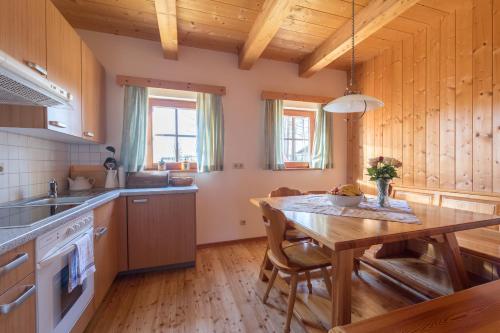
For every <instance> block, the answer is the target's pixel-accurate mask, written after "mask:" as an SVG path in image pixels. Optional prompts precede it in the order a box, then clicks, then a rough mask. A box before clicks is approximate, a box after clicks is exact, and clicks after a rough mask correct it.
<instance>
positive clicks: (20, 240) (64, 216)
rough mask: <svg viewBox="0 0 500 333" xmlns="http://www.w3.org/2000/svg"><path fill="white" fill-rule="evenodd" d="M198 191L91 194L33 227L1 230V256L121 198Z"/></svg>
mask: <svg viewBox="0 0 500 333" xmlns="http://www.w3.org/2000/svg"><path fill="white" fill-rule="evenodd" d="M197 191H198V187H197V186H196V185H191V186H179V187H162V188H139V189H127V188H119V189H113V190H103V191H102V192H100V191H99V192H93V193H92V194H91V196H92V198H91V199H89V200H88V201H86V202H85V203H83V204H81V205H78V206H76V207H73V208H71V209H68V210H66V211H63V212H61V213H58V214H55V215H53V216H50V217H47V218H45V219H43V220H40V221H39V222H37V223H36V224H34V225H32V226H28V227H18V228H9V229H0V255H2V254H4V253H5V252H7V251H9V250H11V249H13V248H16V247H18V246H20V245H22V244H24V243H26V242H28V241H30V240H32V239H35V238H37V237H38V236H40V235H42V234H44V233H46V232H47V231H50V230H52V229H55V228H56V227H58V226H60V225H62V224H64V223H66V222H68V221H70V220H72V219H74V218H75V217H77V216H79V215H81V214H83V213H85V212H88V211H90V210H93V209H95V208H97V207H99V206H102V205H104V204H105V203H107V202H110V201H112V200H114V199H116V198H118V197H121V196H126V197H128V196H134V195H155V194H158V195H159V194H177V193H193V192H197Z"/></svg>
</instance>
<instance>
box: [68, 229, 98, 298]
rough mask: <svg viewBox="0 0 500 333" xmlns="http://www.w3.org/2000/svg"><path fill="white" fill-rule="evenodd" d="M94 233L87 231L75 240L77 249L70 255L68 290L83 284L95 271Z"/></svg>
mask: <svg viewBox="0 0 500 333" xmlns="http://www.w3.org/2000/svg"><path fill="white" fill-rule="evenodd" d="M92 235H93V233H92V232H87V233H85V234H83V235H82V236H81V237H79V238H78V239H77V240H75V242H74V245H75V249H74V250H73V252H71V254H70V255H69V282H68V292H71V291H72V290H73V289H74V288H76V287H78V286H79V285H81V284H83V281H85V279H86V278H87V276H88V275H89V274H91V273H94V272H95V265H94V244H93V242H92Z"/></svg>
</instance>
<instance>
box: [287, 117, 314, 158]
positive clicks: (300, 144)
mask: <svg viewBox="0 0 500 333" xmlns="http://www.w3.org/2000/svg"><path fill="white" fill-rule="evenodd" d="M314 121H315V113H314V112H313V111H299V110H291V109H285V110H284V115H283V141H284V142H283V151H284V158H285V167H286V168H308V167H309V165H310V161H311V150H312V139H313V136H314Z"/></svg>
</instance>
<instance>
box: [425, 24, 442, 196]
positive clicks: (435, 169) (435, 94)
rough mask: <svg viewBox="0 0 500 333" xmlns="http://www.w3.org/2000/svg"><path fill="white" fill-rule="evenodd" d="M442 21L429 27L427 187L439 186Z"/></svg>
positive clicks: (426, 127) (426, 117)
mask: <svg viewBox="0 0 500 333" xmlns="http://www.w3.org/2000/svg"><path fill="white" fill-rule="evenodd" d="M440 30H441V21H440V20H438V19H436V20H432V22H431V23H430V24H429V27H428V28H427V50H426V51H427V66H426V67H427V75H426V80H427V84H426V95H425V96H426V112H425V119H426V125H425V130H426V146H425V153H426V159H425V163H426V167H425V175H426V183H427V187H430V188H438V187H439V122H440V121H439V120H440V119H439V118H440V110H439V68H440V66H441V64H440V49H441V45H440V44H441V40H440V32H441V31H440Z"/></svg>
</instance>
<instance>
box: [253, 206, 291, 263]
mask: <svg viewBox="0 0 500 333" xmlns="http://www.w3.org/2000/svg"><path fill="white" fill-rule="evenodd" d="M259 205H260V209H261V210H262V220H263V221H264V225H265V226H266V234H267V242H268V243H269V249H270V250H271V253H272V254H273V257H275V258H276V259H277V260H278V261H279V264H280V265H283V266H288V258H287V256H286V255H285V253H284V252H283V248H282V243H283V241H284V240H285V231H286V217H285V215H284V214H283V213H282V212H281V211H280V210H278V209H275V208H273V207H271V205H270V204H268V203H267V202H265V201H261V202H260V203H259Z"/></svg>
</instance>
